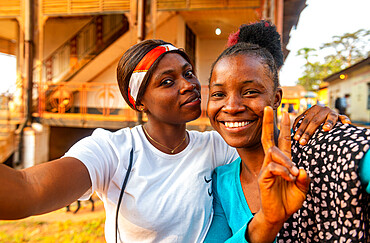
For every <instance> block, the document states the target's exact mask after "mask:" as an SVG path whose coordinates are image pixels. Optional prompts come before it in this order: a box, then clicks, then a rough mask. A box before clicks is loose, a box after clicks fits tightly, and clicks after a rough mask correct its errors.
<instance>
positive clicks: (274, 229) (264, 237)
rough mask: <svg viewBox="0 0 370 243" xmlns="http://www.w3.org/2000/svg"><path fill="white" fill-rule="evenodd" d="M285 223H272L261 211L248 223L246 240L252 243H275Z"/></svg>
mask: <svg viewBox="0 0 370 243" xmlns="http://www.w3.org/2000/svg"><path fill="white" fill-rule="evenodd" d="M283 224H284V222H281V223H271V222H270V221H268V220H267V219H266V217H265V216H264V215H263V213H262V212H261V211H259V212H258V213H256V215H255V216H254V217H253V218H252V219H251V220H250V221H249V222H248V224H247V228H246V232H245V239H246V240H247V241H248V242H250V243H253V242H261V243H265V242H266V243H267V242H273V241H274V240H275V238H276V236H277V234H278V233H279V231H280V229H281V227H282V226H283Z"/></svg>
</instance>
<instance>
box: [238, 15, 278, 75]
mask: <svg viewBox="0 0 370 243" xmlns="http://www.w3.org/2000/svg"><path fill="white" fill-rule="evenodd" d="M237 39H238V40H237V42H238V43H240V42H246V43H251V44H255V45H259V46H260V47H262V48H266V49H267V50H268V51H269V52H270V53H271V55H272V56H273V57H274V60H275V64H276V67H277V68H280V67H281V66H282V65H283V63H284V57H283V52H282V49H281V39H280V35H279V33H278V32H277V31H276V27H275V26H274V25H273V24H272V23H271V22H270V21H268V20H261V21H259V22H256V23H252V24H248V25H245V24H244V25H242V26H240V28H239V36H238V38H237Z"/></svg>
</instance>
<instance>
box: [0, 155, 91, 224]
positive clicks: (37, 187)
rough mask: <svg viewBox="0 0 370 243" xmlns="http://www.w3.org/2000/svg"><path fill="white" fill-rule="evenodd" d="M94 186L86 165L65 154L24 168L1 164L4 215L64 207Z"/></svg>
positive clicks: (0, 207) (0, 203) (1, 209)
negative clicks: (15, 168) (14, 168)
mask: <svg viewBox="0 0 370 243" xmlns="http://www.w3.org/2000/svg"><path fill="white" fill-rule="evenodd" d="M90 187H91V181H90V177H89V173H88V171H87V169H86V167H85V166H84V165H83V164H82V163H81V162H80V161H79V160H77V159H74V158H63V159H59V160H55V161H52V162H47V163H44V164H40V165H37V166H34V167H31V168H27V169H25V170H22V171H16V170H13V169H10V168H6V167H5V166H2V167H1V168H0V219H19V218H24V217H28V216H31V215H38V214H43V213H47V212H51V211H53V210H56V209H59V208H62V207H64V206H66V205H68V204H70V203H72V202H73V201H75V200H77V199H78V198H79V197H80V196H81V195H82V194H83V193H84V192H86V191H87V190H88V189H89V188H90Z"/></svg>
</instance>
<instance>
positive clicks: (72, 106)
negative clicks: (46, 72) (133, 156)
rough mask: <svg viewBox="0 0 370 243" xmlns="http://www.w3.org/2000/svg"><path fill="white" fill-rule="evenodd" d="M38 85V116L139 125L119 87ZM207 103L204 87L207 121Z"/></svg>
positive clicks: (70, 84) (109, 85)
mask: <svg viewBox="0 0 370 243" xmlns="http://www.w3.org/2000/svg"><path fill="white" fill-rule="evenodd" d="M38 85H39V86H38V89H37V90H38V97H39V98H38V112H37V113H35V115H36V116H38V117H41V118H46V119H47V118H53V119H54V118H64V119H80V120H89V119H90V120H91V119H96V120H100V121H101V120H106V121H134V122H136V121H137V113H136V112H135V111H134V110H132V109H131V108H130V107H129V106H128V105H127V104H126V103H125V101H124V99H123V98H122V96H121V93H120V91H119V88H118V85H117V84H116V83H114V84H113V83H112V84H108V83H104V84H102V83H83V84H81V83H68V82H64V83H57V84H53V83H45V84H41V85H40V84H38ZM207 99H208V86H202V115H201V119H202V118H204V119H207V116H206V105H207ZM145 119H146V118H145V117H144V120H145ZM207 122H208V119H207Z"/></svg>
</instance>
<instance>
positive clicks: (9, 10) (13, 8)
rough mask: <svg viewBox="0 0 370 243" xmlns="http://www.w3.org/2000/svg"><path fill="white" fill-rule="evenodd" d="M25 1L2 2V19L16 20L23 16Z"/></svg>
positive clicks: (1, 0)
mask: <svg viewBox="0 0 370 243" xmlns="http://www.w3.org/2000/svg"><path fill="white" fill-rule="evenodd" d="M23 6H24V1H23V0H11V1H9V0H0V17H5V18H16V17H19V16H21V12H22V7H23Z"/></svg>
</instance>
